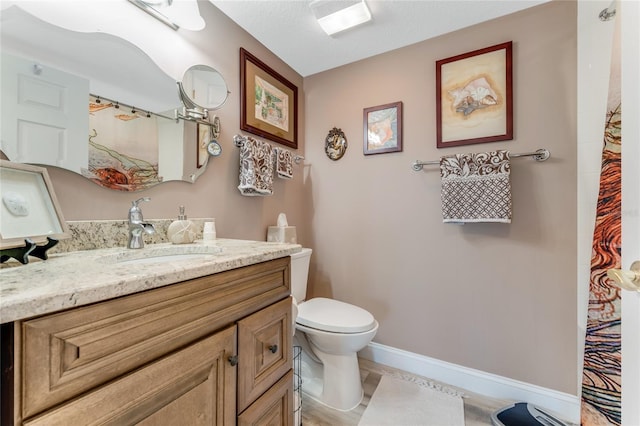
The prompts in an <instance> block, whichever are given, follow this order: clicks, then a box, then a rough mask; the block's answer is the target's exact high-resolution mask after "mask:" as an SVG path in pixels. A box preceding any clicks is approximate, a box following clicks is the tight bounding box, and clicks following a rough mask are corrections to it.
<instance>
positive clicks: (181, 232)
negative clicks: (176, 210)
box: [167, 206, 196, 244]
mask: <svg viewBox="0 0 640 426" xmlns="http://www.w3.org/2000/svg"><path fill="white" fill-rule="evenodd" d="M167 238H168V239H169V241H171V242H172V243H173V244H188V243H192V242H194V241H195V239H196V228H195V226H194V225H193V222H191V221H190V220H187V215H186V214H184V206H180V214H179V215H178V220H174V221H173V222H171V224H170V225H169V228H168V229H167Z"/></svg>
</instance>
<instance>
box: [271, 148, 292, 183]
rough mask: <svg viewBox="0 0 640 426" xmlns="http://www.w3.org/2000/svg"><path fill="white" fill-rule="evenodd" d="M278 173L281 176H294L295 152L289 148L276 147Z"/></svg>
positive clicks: (288, 177) (285, 177)
mask: <svg viewBox="0 0 640 426" xmlns="http://www.w3.org/2000/svg"><path fill="white" fill-rule="evenodd" d="M275 150H276V174H277V175H278V177H279V178H283V179H291V178H292V177H293V153H292V152H291V151H289V150H288V149H284V148H276V149H275Z"/></svg>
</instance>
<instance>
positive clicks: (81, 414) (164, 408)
mask: <svg viewBox="0 0 640 426" xmlns="http://www.w3.org/2000/svg"><path fill="white" fill-rule="evenodd" d="M235 347H236V328H235V326H233V327H229V328H227V329H225V330H223V331H220V332H219V333H216V334H214V335H213V336H210V337H207V338H205V339H203V340H200V341H199V342H197V343H194V344H192V345H190V346H188V347H186V348H184V349H182V350H180V351H178V352H175V353H173V354H171V355H168V356H166V357H164V358H162V359H160V360H158V361H156V362H153V363H151V364H149V365H147V366H146V367H143V368H141V369H139V370H135V371H134V372H133V373H131V374H128V375H126V376H123V377H122V378H120V379H118V380H116V381H114V382H111V383H109V384H107V385H105V386H103V387H101V388H98V389H97V390H95V391H93V392H89V393H87V394H85V395H82V396H80V397H79V398H77V399H74V400H72V401H71V402H69V403H67V404H64V405H62V406H60V407H57V408H54V409H52V410H50V411H48V412H45V413H44V414H42V415H38V416H36V417H34V418H32V419H28V420H27V421H26V422H24V424H25V425H29V426H31V425H33V426H36V425H43V426H44V425H46V426H55V425H60V426H63V425H64V426H68V425H94V424H100V425H131V424H139V425H145V426H151V425H167V426H175V425H233V424H235V421H236V410H235V405H236V401H235V395H236V386H235V383H236V367H235V366H232V365H231V363H230V362H229V357H231V356H233V355H235Z"/></svg>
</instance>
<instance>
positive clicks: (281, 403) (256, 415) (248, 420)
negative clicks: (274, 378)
mask: <svg viewBox="0 0 640 426" xmlns="http://www.w3.org/2000/svg"><path fill="white" fill-rule="evenodd" d="M292 424H293V370H289V373H287V374H286V375H285V376H284V377H283V378H281V379H280V380H279V381H278V382H277V383H276V384H275V385H273V386H272V387H271V388H270V389H269V390H268V391H267V392H265V394H264V395H262V396H261V397H260V398H258V399H257V400H256V402H254V403H253V404H251V406H250V407H249V408H247V409H246V410H244V411H243V413H242V414H241V415H240V416H238V426H267V425H268V426H275V425H282V426H290V425H292Z"/></svg>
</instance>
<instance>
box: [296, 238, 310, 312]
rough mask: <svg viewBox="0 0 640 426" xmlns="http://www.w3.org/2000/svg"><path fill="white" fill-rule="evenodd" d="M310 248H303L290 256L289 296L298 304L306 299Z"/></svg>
mask: <svg viewBox="0 0 640 426" xmlns="http://www.w3.org/2000/svg"><path fill="white" fill-rule="evenodd" d="M311 252H312V250H311V249H310V248H303V249H302V250H301V251H299V252H298V253H293V254H292V255H291V294H292V295H293V297H295V298H296V301H297V302H298V303H300V302H302V301H304V300H305V299H306V298H307V279H308V278H309V261H310V260H311Z"/></svg>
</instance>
